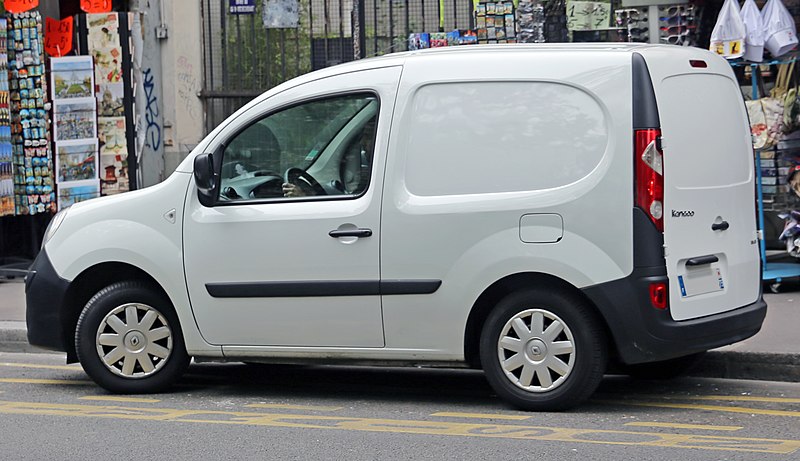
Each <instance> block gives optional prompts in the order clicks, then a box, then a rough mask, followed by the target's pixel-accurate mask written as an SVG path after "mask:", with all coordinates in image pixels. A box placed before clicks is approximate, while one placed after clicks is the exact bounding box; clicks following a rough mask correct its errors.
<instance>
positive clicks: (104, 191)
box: [0, 4, 137, 279]
mask: <svg viewBox="0 0 800 461" xmlns="http://www.w3.org/2000/svg"><path fill="white" fill-rule="evenodd" d="M109 5H110V4H106V6H109ZM50 6H52V5H50ZM83 7H84V6H83V4H81V8H83ZM35 8H36V7H35V6H33V7H32V9H31V8H29V9H28V10H26V11H19V12H12V11H10V10H9V9H8V8H6V13H5V14H0V279H3V278H14V277H23V276H24V275H25V274H26V273H27V268H28V267H29V265H30V263H31V260H32V259H33V258H34V257H35V256H36V254H37V253H38V252H39V249H40V246H41V243H42V238H43V235H44V232H45V229H46V227H47V224H48V223H49V222H50V219H51V218H52V216H53V213H55V212H56V211H57V210H59V209H63V208H65V207H67V206H70V205H72V204H74V203H77V202H79V201H83V200H88V199H91V198H95V197H98V196H101V195H112V194H118V193H123V192H127V191H130V190H134V189H136V188H137V182H136V175H135V174H134V173H135V171H136V167H137V156H136V152H135V146H136V143H135V136H136V126H135V119H134V107H133V99H134V98H133V83H134V78H133V69H132V66H131V62H132V59H131V56H132V51H133V50H132V46H131V36H132V35H131V34H132V33H133V32H132V29H131V27H130V24H131V21H130V14H129V13H125V12H116V11H109V9H105V10H103V11H104V12H97V13H86V12H78V13H77V14H74V15H73V11H75V12H77V11H78V10H77V7H76V8H74V9H67V10H66V11H63V10H62V11H61V13H66V14H65V15H63V16H62V19H58V18H59V11H58V8H46V9H45V11H43V12H42V13H40V12H39V11H38V10H37V9H35ZM86 11H88V10H86ZM45 14H46V15H47V17H45ZM73 44H74V46H73ZM58 45H60V46H58ZM54 46H56V49H55V50H54Z"/></svg>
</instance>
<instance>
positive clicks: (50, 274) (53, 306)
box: [25, 249, 71, 352]
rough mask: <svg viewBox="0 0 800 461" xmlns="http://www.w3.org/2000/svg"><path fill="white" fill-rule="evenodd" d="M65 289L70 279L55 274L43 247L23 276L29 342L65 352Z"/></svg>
mask: <svg viewBox="0 0 800 461" xmlns="http://www.w3.org/2000/svg"><path fill="white" fill-rule="evenodd" d="M67 288H69V281H67V280H64V279H62V278H61V277H59V276H58V274H57V273H56V271H55V269H54V268H53V265H52V264H51V263H50V258H49V257H48V256H47V252H46V251H45V250H44V249H42V251H40V252H39V255H38V256H37V257H36V260H35V261H34V262H33V265H32V266H31V272H30V274H29V275H28V276H27V277H25V304H26V309H25V320H26V323H27V327H28V342H29V343H30V344H31V345H33V346H37V347H41V348H44V349H50V350H55V351H62V352H65V351H67V345H66V343H65V340H66V338H65V335H64V332H63V321H62V320H63V319H62V313H63V311H64V310H63V309H62V303H63V302H64V298H65V295H66V292H67ZM70 339H71V338H70Z"/></svg>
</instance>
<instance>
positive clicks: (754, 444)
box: [0, 400, 800, 454]
mask: <svg viewBox="0 0 800 461" xmlns="http://www.w3.org/2000/svg"><path fill="white" fill-rule="evenodd" d="M0 413H4V414H27V415H48V416H72V417H91V418H109V419H128V420H146V421H169V422H178V423H203V424H231V425H250V426H269V427H285V428H298V429H335V430H347V431H365V432H391V433H403V434H425V435H446V436H458V437H488V438H503V439H517V440H540V441H557V442H568V443H576V442H580V443H593V444H606V445H627V446H642V447H661V448H693V449H703V450H722V451H741V452H758V453H776V454H790V453H794V452H795V451H797V450H798V449H800V440H781V439H760V438H744V437H722V436H701V435H692V434H668V433H656V432H632V431H617V430H597V429H576V428H561V427H535V426H524V425H511V424H480V423H460V422H449V421H414V420H399V419H375V418H349V417H334V416H320V415H292V414H274V413H256V412H240V411H219V410H181V409H172V408H131V407H117V406H98V405H76V404H54V403H35V402H10V401H2V400H0Z"/></svg>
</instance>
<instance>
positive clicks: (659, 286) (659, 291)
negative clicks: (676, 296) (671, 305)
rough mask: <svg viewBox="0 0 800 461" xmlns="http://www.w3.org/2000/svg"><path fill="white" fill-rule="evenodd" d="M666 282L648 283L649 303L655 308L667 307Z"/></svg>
mask: <svg viewBox="0 0 800 461" xmlns="http://www.w3.org/2000/svg"><path fill="white" fill-rule="evenodd" d="M667 299H668V298H667V284H666V283H664V282H654V283H651V284H650V304H652V305H653V307H655V308H656V309H661V310H663V309H666V308H667Z"/></svg>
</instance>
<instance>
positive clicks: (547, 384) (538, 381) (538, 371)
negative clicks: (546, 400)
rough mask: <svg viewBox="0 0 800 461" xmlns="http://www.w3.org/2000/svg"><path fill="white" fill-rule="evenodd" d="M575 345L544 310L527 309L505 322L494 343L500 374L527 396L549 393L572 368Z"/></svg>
mask: <svg viewBox="0 0 800 461" xmlns="http://www.w3.org/2000/svg"><path fill="white" fill-rule="evenodd" d="M574 344H575V341H574V338H573V336H572V331H571V330H570V329H569V327H568V326H567V324H566V323H564V321H563V320H561V318H559V317H558V316H557V315H555V314H553V313H552V312H549V311H546V310H544V309H528V310H525V311H523V312H520V313H518V314H517V315H515V316H513V317H512V318H511V319H509V321H508V322H506V324H505V326H503V329H502V330H501V332H500V338H499V339H498V341H497V356H498V359H499V360H500V366H501V367H502V369H503V372H504V373H505V375H506V378H508V380H509V381H511V382H512V383H513V384H514V385H515V386H517V387H519V388H521V389H524V390H526V391H529V392H547V391H551V390H553V389H555V388H557V387H558V386H560V385H561V384H563V383H564V381H565V380H566V379H567V377H568V376H569V374H570V373H571V372H572V369H573V367H574V366H575V346H574Z"/></svg>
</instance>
